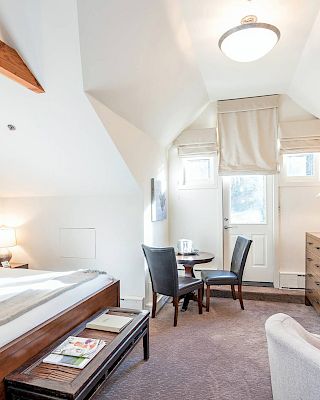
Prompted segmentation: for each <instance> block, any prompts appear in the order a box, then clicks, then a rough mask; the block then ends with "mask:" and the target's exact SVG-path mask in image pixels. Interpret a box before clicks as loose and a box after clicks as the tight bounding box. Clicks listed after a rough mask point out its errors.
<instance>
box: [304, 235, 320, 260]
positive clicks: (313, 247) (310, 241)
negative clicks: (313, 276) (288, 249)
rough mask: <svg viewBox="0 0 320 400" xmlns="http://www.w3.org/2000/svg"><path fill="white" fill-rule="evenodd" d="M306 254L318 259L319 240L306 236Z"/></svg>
mask: <svg viewBox="0 0 320 400" xmlns="http://www.w3.org/2000/svg"><path fill="white" fill-rule="evenodd" d="M306 248H307V252H310V253H313V254H314V255H317V256H319V257H320V240H319V239H316V238H314V237H312V236H309V235H308V236H307V243H306Z"/></svg>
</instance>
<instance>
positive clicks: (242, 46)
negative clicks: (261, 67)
mask: <svg viewBox="0 0 320 400" xmlns="http://www.w3.org/2000/svg"><path fill="white" fill-rule="evenodd" d="M279 39H280V31H279V29H278V28H277V27H275V26H274V25H270V24H265V23H262V22H257V17H256V16H255V15H248V16H246V17H244V18H242V20H241V25H239V26H236V27H234V28H232V29H230V30H228V31H227V32H226V33H224V34H223V35H222V36H221V38H220V40H219V47H220V50H221V51H222V52H223V54H225V55H226V56H227V57H229V58H231V59H232V60H234V61H239V62H249V61H254V60H258V59H259V58H261V57H263V56H265V55H266V54H267V53H269V51H270V50H272V49H273V47H274V46H275V45H276V44H277V42H278V40H279Z"/></svg>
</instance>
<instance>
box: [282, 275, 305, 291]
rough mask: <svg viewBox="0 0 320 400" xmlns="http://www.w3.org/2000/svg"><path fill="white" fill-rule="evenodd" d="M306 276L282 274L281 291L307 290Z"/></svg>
mask: <svg viewBox="0 0 320 400" xmlns="http://www.w3.org/2000/svg"><path fill="white" fill-rule="evenodd" d="M305 278H306V276H305V274H304V273H293V272H280V288H281V289H305Z"/></svg>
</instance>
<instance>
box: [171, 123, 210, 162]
mask: <svg viewBox="0 0 320 400" xmlns="http://www.w3.org/2000/svg"><path fill="white" fill-rule="evenodd" d="M174 145H175V146H176V147H177V148H178V155H179V156H180V157H188V156H200V155H208V154H213V153H214V152H216V151H217V134H216V129H215V128H208V129H188V130H185V131H183V132H182V133H181V134H180V135H179V136H178V137H177V139H176V140H175V141H174Z"/></svg>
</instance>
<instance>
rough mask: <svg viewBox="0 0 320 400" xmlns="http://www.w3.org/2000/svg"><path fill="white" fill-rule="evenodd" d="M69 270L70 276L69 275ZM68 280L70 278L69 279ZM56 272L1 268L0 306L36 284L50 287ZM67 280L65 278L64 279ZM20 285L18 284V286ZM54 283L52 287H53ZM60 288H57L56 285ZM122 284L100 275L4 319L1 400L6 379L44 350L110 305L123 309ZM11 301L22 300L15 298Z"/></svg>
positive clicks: (0, 348) (0, 337) (0, 345)
mask: <svg viewBox="0 0 320 400" xmlns="http://www.w3.org/2000/svg"><path fill="white" fill-rule="evenodd" d="M69 272H70V271H68V272H67V273H66V274H68V273H69ZM67 278H68V277H67ZM56 279H60V278H56V272H53V271H36V270H23V269H12V270H10V269H4V268H0V304H1V305H2V309H4V308H5V307H3V305H6V304H7V303H6V302H7V301H8V297H10V295H8V291H9V292H10V290H11V288H13V289H15V288H18V287H20V286H23V285H25V284H26V285H28V287H31V286H32V284H33V282H36V284H37V285H39V282H41V285H42V286H43V285H44V283H45V282H48V284H47V285H45V286H46V287H51V286H52V282H55V283H56ZM63 279H64V278H63ZM15 283H16V284H15ZM49 283H50V285H49ZM55 286H56V285H55ZM119 288H120V285H119V281H117V280H114V279H112V278H110V277H109V276H108V275H107V274H96V275H95V276H94V277H93V278H92V279H91V278H90V280H87V281H84V282H81V283H78V284H77V285H74V286H72V285H70V288H68V290H63V291H61V292H57V293H55V295H54V296H52V297H51V298H50V296H49V297H48V299H47V300H46V301H44V300H42V301H40V302H39V303H38V305H37V304H36V305H35V307H34V308H29V309H27V310H26V312H23V313H21V312H20V313H17V314H16V316H15V315H13V316H12V319H11V320H8V321H5V320H2V325H1V326H0V332H1V335H0V357H1V358H0V360H1V364H0V400H3V399H5V396H4V385H3V379H4V377H5V376H6V375H8V374H9V372H11V371H13V370H15V369H16V368H18V367H19V366H20V365H21V364H23V363H24V362H25V361H26V360H28V359H29V358H31V357H32V356H34V355H36V354H37V353H39V352H40V351H41V350H42V349H43V348H44V347H46V346H48V345H49V344H51V343H53V342H54V341H55V340H57V339H58V338H59V337H61V336H62V335H64V334H65V333H66V332H68V331H70V330H71V329H72V328H74V327H75V326H76V325H78V324H79V323H81V322H82V321H84V320H85V319H87V318H88V317H89V316H91V315H92V314H94V313H95V312H97V311H98V310H100V309H101V308H104V307H108V306H119V305H120V296H119ZM11 299H21V298H20V297H15V298H14V297H11Z"/></svg>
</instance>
